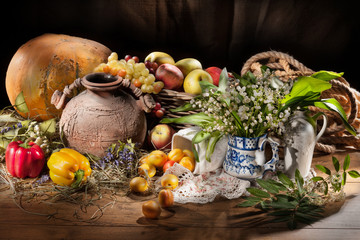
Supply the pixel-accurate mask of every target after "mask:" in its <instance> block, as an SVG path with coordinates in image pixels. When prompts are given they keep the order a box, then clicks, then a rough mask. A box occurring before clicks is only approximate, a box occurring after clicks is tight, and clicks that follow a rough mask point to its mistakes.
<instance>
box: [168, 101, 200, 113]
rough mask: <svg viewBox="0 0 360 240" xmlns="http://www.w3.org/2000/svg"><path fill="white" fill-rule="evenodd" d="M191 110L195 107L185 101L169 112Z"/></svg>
mask: <svg viewBox="0 0 360 240" xmlns="http://www.w3.org/2000/svg"><path fill="white" fill-rule="evenodd" d="M192 110H195V108H193V107H192V104H190V103H186V104H184V105H182V106H180V107H177V108H174V109H170V112H173V113H176V112H187V111H192Z"/></svg>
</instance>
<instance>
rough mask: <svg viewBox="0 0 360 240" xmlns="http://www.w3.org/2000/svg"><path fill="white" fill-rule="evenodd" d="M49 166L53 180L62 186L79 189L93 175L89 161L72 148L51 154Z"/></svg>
mask: <svg viewBox="0 0 360 240" xmlns="http://www.w3.org/2000/svg"><path fill="white" fill-rule="evenodd" d="M47 166H48V167H49V169H50V178H51V180H52V181H53V182H54V183H56V184H58V185H61V186H72V187H77V186H79V185H80V183H81V182H83V181H86V178H87V177H88V176H90V174H91V168H90V163H89V160H88V159H87V158H86V157H85V156H84V155H82V154H81V153H79V152H77V151H75V150H73V149H70V148H63V149H61V150H60V151H59V152H55V153H53V154H51V156H50V158H49V160H48V162H47Z"/></svg>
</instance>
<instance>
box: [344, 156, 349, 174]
mask: <svg viewBox="0 0 360 240" xmlns="http://www.w3.org/2000/svg"><path fill="white" fill-rule="evenodd" d="M349 166H350V155H349V154H347V155H346V156H345V159H344V164H343V170H344V171H346V170H348V169H349Z"/></svg>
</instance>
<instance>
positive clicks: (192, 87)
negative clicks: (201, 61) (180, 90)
mask: <svg viewBox="0 0 360 240" xmlns="http://www.w3.org/2000/svg"><path fill="white" fill-rule="evenodd" d="M200 81H206V82H209V83H213V79H212V77H211V75H210V74H209V73H208V72H206V71H205V70H202V69H195V70H193V71H191V72H190V73H189V74H188V75H187V76H186V77H185V79H184V85H183V86H184V91H185V92H186V93H190V94H195V95H197V94H201V93H202V90H201V87H200V83H199V82H200Z"/></svg>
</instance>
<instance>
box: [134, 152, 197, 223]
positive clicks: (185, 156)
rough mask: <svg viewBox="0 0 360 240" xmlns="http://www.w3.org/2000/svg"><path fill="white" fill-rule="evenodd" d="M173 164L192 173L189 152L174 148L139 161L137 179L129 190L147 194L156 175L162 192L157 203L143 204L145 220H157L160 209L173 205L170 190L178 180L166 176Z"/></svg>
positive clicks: (151, 154)
mask: <svg viewBox="0 0 360 240" xmlns="http://www.w3.org/2000/svg"><path fill="white" fill-rule="evenodd" d="M175 163H178V164H180V165H181V166H183V167H185V168H187V169H189V170H190V171H194V169H195V157H194V154H193V152H192V151H190V150H181V149H178V148H175V149H173V150H171V151H170V152H169V153H168V154H166V153H165V152H163V151H160V150H154V151H152V152H151V153H150V154H148V155H146V156H144V157H143V158H142V159H140V163H139V164H140V167H139V175H140V176H139V177H135V178H133V179H132V180H131V181H130V190H131V192H134V193H144V192H147V191H148V189H149V188H150V185H151V184H152V182H153V181H152V178H153V177H154V176H155V175H156V174H157V175H160V174H163V175H162V176H161V181H160V183H161V187H162V190H161V191H160V192H159V195H158V201H154V200H151V201H148V202H146V203H144V204H143V206H142V211H143V214H144V216H145V217H146V218H158V217H159V216H160V213H161V208H166V207H171V206H172V205H173V204H174V195H173V193H172V190H174V189H176V188H177V186H178V184H179V180H178V178H177V176H175V175H173V174H167V173H166V171H167V169H168V168H170V167H171V166H173V165H174V164H175Z"/></svg>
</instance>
